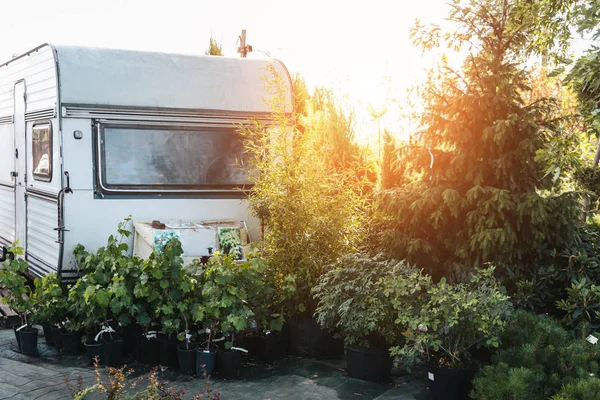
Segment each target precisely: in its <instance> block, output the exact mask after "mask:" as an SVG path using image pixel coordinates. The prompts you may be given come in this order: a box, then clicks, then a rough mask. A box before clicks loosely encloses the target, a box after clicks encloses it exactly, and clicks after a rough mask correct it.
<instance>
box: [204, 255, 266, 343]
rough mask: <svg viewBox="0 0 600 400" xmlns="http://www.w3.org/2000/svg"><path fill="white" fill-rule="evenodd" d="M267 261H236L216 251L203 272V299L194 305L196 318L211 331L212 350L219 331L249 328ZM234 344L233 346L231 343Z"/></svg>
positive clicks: (228, 331)
mask: <svg viewBox="0 0 600 400" xmlns="http://www.w3.org/2000/svg"><path fill="white" fill-rule="evenodd" d="M263 270H264V263H261V262H259V261H252V260H251V261H246V262H243V263H235V262H234V260H233V258H232V257H231V256H230V255H228V254H223V255H221V254H219V253H218V252H217V253H215V255H214V256H213V257H211V258H210V259H209V261H208V264H207V266H206V269H205V270H204V271H203V274H202V289H201V296H202V297H201V298H202V300H201V301H199V302H198V303H196V304H195V305H194V310H193V318H194V321H195V322H202V323H203V326H204V328H205V329H206V330H207V333H208V340H207V342H206V349H207V350H210V348H211V346H212V340H213V339H214V338H215V334H216V332H217V331H221V332H223V333H225V334H230V335H232V337H233V336H234V334H235V333H236V332H241V331H243V330H245V329H246V328H247V327H248V325H249V319H250V318H251V317H252V316H253V315H254V312H253V311H252V309H251V307H250V304H249V302H248V300H249V299H250V298H251V293H255V292H257V291H260V290H261V289H262V288H261V284H262V280H261V274H262V273H263ZM229 347H230V346H229Z"/></svg>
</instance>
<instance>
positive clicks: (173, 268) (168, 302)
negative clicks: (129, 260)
mask: <svg viewBox="0 0 600 400" xmlns="http://www.w3.org/2000/svg"><path fill="white" fill-rule="evenodd" d="M182 254H183V249H182V247H181V243H180V242H179V240H177V239H172V240H171V241H169V242H168V243H167V244H166V245H165V246H164V247H163V248H162V251H161V252H160V254H157V253H153V254H151V255H150V257H149V259H148V260H147V261H146V262H145V263H144V267H143V272H142V275H141V276H140V285H144V286H145V289H144V294H145V295H146V296H147V297H150V296H149V295H150V293H156V294H157V296H152V297H151V301H152V303H151V304H152V309H153V310H154V314H153V317H154V318H156V319H157V320H158V321H159V322H160V325H161V327H162V330H163V332H164V333H165V334H166V335H167V336H169V335H171V334H173V333H177V334H178V337H179V338H180V339H181V340H185V342H186V345H187V346H189V338H190V336H189V335H191V334H190V328H191V321H192V310H193V307H194V304H196V303H197V302H199V301H202V299H201V298H200V297H199V296H197V293H196V292H195V289H196V285H197V283H198V280H197V278H196V277H195V275H196V273H197V268H198V267H197V265H196V264H194V265H193V266H192V268H191V269H190V270H186V269H184V267H183V258H182ZM142 282H143V283H142ZM140 292H142V290H141V289H140V287H138V293H140Z"/></svg>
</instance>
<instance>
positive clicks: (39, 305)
mask: <svg viewBox="0 0 600 400" xmlns="http://www.w3.org/2000/svg"><path fill="white" fill-rule="evenodd" d="M34 286H35V290H34V292H33V295H32V299H33V303H34V304H35V306H36V311H35V315H34V317H35V320H36V321H37V322H39V323H42V322H48V323H50V324H57V323H60V322H62V321H63V320H64V319H65V318H66V314H67V294H66V291H65V288H64V287H63V286H62V285H61V283H60V278H59V277H58V275H57V274H56V273H54V272H52V273H50V274H48V275H46V276H45V277H43V278H36V279H35V281H34Z"/></svg>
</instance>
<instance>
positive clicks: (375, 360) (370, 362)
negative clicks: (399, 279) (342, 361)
mask: <svg viewBox="0 0 600 400" xmlns="http://www.w3.org/2000/svg"><path fill="white" fill-rule="evenodd" d="M409 269H410V267H409V266H408V265H407V264H406V263H404V262H391V261H386V260H385V258H384V257H383V256H376V257H370V256H368V255H366V254H353V255H348V256H345V257H343V258H341V259H340V260H339V261H338V262H336V263H335V264H334V265H332V268H331V269H330V270H329V272H327V273H325V274H324V275H323V276H322V277H321V279H320V280H319V282H318V284H317V285H316V286H315V287H314V288H313V294H314V296H315V299H317V300H318V302H319V303H318V306H317V309H316V311H315V317H316V320H317V322H318V323H319V324H320V325H321V326H322V327H323V328H324V329H327V330H329V331H330V332H332V333H333V335H334V336H335V337H338V338H340V339H343V341H344V345H345V350H346V364H347V371H348V375H349V376H352V377H355V378H360V379H365V380H370V381H384V380H387V379H388V377H389V374H390V371H391V369H392V358H391V356H390V352H389V348H390V346H392V345H393V344H395V343H398V337H399V336H400V335H399V334H398V329H397V327H396V324H395V320H396V312H395V309H394V307H393V306H392V304H391V303H390V299H389V295H390V293H389V291H386V285H385V282H386V281H387V280H389V279H393V278H394V276H396V275H398V274H401V273H403V272H404V271H406V270H409Z"/></svg>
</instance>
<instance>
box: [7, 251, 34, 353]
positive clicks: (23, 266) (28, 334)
mask: <svg viewBox="0 0 600 400" xmlns="http://www.w3.org/2000/svg"><path fill="white" fill-rule="evenodd" d="M8 252H9V253H10V254H12V255H13V256H12V257H9V258H7V259H6V260H5V261H4V262H3V263H2V266H3V268H2V269H0V286H2V287H4V289H6V292H5V296H4V297H3V298H2V301H3V302H4V303H6V304H8V306H9V307H10V308H11V309H12V310H13V311H14V312H16V313H17V314H18V315H19V317H20V318H21V324H20V325H16V326H14V327H13V330H14V332H15V338H16V340H17V346H18V348H19V351H20V352H21V353H23V354H26V355H33V354H36V353H37V339H38V330H37V328H34V327H33V326H31V323H30V321H29V319H28V316H29V314H31V313H32V312H33V310H34V302H33V299H32V298H31V297H30V296H31V294H32V293H31V287H30V286H29V285H28V284H27V278H25V275H24V274H25V272H26V271H27V268H28V264H27V261H25V260H24V259H23V258H22V257H21V256H22V255H23V248H21V247H18V243H15V244H14V245H12V246H11V247H9V249H8Z"/></svg>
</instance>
